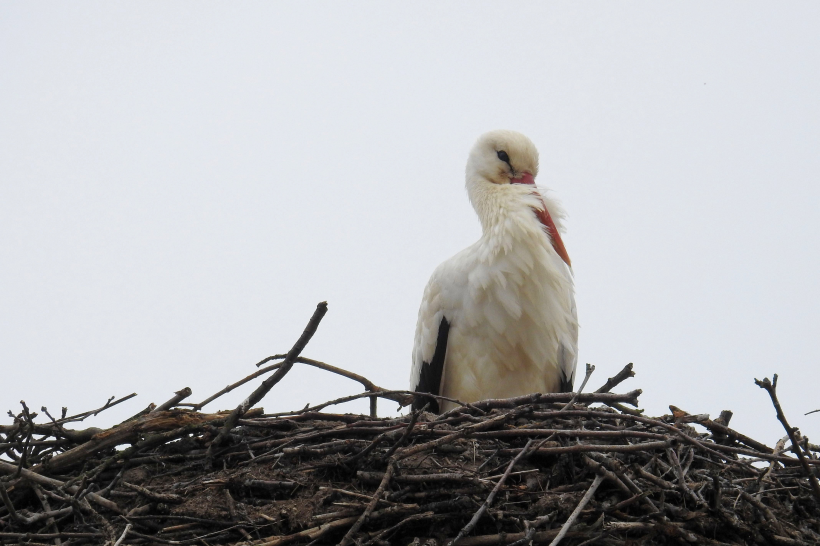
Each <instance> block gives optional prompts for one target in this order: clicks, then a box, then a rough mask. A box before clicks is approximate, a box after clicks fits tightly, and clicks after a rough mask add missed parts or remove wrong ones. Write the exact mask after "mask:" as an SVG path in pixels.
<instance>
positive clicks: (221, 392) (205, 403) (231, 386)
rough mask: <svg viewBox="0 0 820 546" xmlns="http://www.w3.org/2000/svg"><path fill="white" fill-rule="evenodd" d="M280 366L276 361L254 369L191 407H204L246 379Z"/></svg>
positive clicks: (198, 408)
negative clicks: (246, 375) (259, 368)
mask: <svg viewBox="0 0 820 546" xmlns="http://www.w3.org/2000/svg"><path fill="white" fill-rule="evenodd" d="M281 367H282V363H281V362H280V363H278V364H272V365H270V366H265V367H264V368H262V369H261V370H256V371H255V372H254V373H252V374H250V375H249V376H248V377H245V378H244V379H240V380H239V381H237V382H236V383H232V384H230V385H228V386H227V387H225V388H224V389H222V390H221V391H219V392H218V393H216V394H213V395H211V396H209V397H208V398H206V399H205V400H203V401H202V402H200V403H198V404H192V405H191V407H192V408H193V409H194V410H196V411H199V410H201V409H202V408H203V407H205V406H206V405H208V404H210V403H211V402H213V401H214V400H216V399H217V398H219V397H220V396H222V395H223V394H227V393H229V392H231V391H232V390H234V389H235V388H237V387H241V386H242V385H244V384H245V383H247V382H248V381H251V380H252V379H256V378H257V377H259V376H260V375H264V374H266V373H268V372H269V371H271V370H278V369H279V368H281Z"/></svg>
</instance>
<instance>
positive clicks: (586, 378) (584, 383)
mask: <svg viewBox="0 0 820 546" xmlns="http://www.w3.org/2000/svg"><path fill="white" fill-rule="evenodd" d="M594 371H595V366H593V365H592V364H590V363H589V362H587V372H586V375H585V376H584V380H583V381H582V382H581V386H580V387H579V388H578V391H577V392H575V393H574V396H573V397H572V398H571V399H570V401H569V402H567V405H566V406H564V407H563V408H561V411H564V410H565V409H567V408H569V407H571V406H572V405H573V404H574V403H575V401H576V400H577V399H578V395H579V394H581V391H582V390H584V387H586V386H587V381H589V376H590V375H592V372H594Z"/></svg>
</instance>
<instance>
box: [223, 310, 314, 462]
mask: <svg viewBox="0 0 820 546" xmlns="http://www.w3.org/2000/svg"><path fill="white" fill-rule="evenodd" d="M325 313H327V302H326V301H323V302H321V303H319V305H317V306H316V311H314V312H313V316H312V317H311V318H310V321H309V322H308V324H307V326H306V327H305V331H304V332H302V335H301V336H300V337H299V339H298V340H297V341H296V343H295V344H294V345H293V348H292V349H291V350H290V352H288V356H286V357H285V360H284V361H282V366H281V367H280V368H279V369H278V370H276V372H275V373H274V374H273V375H272V376H270V377H269V378H267V379H266V380H264V381H263V382H262V384H261V385H259V387H258V388H257V389H256V390H255V391H253V393H251V395H250V396H248V398H247V399H246V400H245V401H244V402H242V403H241V404H239V405H238V406H237V407H236V409H235V410H233V411H232V412H231V414H230V416H229V417H228V418H227V419H226V420H225V425H224V426H223V427H222V430H221V431H220V433H219V435H218V436H217V437H216V438H214V440H213V442H211V445H210V446H209V447H208V455H209V457H210V456H212V454H213V448H214V447H215V446H219V445H221V444H222V442H223V441H224V440H225V438H226V437H227V436H228V434H230V432H231V430H232V429H233V427H235V426H236V422H237V421H239V418H240V417H242V416H243V415H244V414H245V413H246V412H247V411H248V410H249V409H251V408H252V407H253V406H255V405H256V403H257V402H259V401H260V400H262V398H264V397H265V395H266V394H268V392H269V391H270V390H271V389H272V388H273V386H274V385H276V384H277V383H278V382H279V381H280V380H281V379H282V378H283V377H285V375H286V374H287V373H288V372H289V371H290V369H291V368H292V367H293V361H294V360H295V359H296V358H297V357H298V356H299V353H301V352H302V350H304V348H305V346H307V344H308V342H309V341H310V338H312V337H313V334H315V333H316V329H317V328H318V327H319V323H320V322H321V321H322V317H324V316H325Z"/></svg>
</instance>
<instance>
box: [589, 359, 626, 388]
mask: <svg viewBox="0 0 820 546" xmlns="http://www.w3.org/2000/svg"><path fill="white" fill-rule="evenodd" d="M630 377H635V372H633V371H632V363H631V362H630V363H629V364H627V365H626V366H624V369H623V370H621V371H620V372H618V373H617V374H616V375H615V377H610V378H609V379H607V380H606V383H604V385H603V387H601V388H600V389H598V390H597V391H595V392H598V393H601V392H609V391H611V390H612V389H614V388H615V387H616V386H618V385H620V384H621V383H622V382H624V381H625V380H627V379H629V378H630Z"/></svg>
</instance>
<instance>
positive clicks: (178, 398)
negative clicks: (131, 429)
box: [150, 387, 191, 413]
mask: <svg viewBox="0 0 820 546" xmlns="http://www.w3.org/2000/svg"><path fill="white" fill-rule="evenodd" d="M189 396H191V388H190V387H185V388H184V389H181V390H178V391H177V392H176V393H175V394H174V397H173V398H171V399H170V400H168V401H167V402H163V403H162V404H160V405H159V406H157V407H155V408H154V409H152V410H151V412H150V413H156V412H158V411H166V410H169V409H171V408H173V407H174V406H176V405H177V404H179V403H180V402H182V401H183V400H185V399H186V398H188V397H189Z"/></svg>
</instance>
